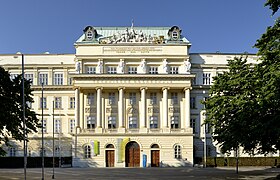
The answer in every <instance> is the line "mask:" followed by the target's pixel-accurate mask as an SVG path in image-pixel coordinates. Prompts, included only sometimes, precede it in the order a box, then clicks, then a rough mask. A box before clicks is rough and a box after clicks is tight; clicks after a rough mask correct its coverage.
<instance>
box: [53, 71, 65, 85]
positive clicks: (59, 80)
mask: <svg viewBox="0 0 280 180" xmlns="http://www.w3.org/2000/svg"><path fill="white" fill-rule="evenodd" d="M53 85H63V74H62V73H54V80H53Z"/></svg>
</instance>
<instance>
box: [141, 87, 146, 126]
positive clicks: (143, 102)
mask: <svg viewBox="0 0 280 180" xmlns="http://www.w3.org/2000/svg"><path fill="white" fill-rule="evenodd" d="M146 89H147V88H146V87H141V88H140V91H141V112H140V128H146V127H147V126H146V116H147V112H146V109H147V107H146Z"/></svg>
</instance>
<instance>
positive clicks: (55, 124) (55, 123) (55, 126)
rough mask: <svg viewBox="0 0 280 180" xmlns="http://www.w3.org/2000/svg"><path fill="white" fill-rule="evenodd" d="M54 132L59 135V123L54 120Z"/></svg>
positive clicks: (57, 120)
mask: <svg viewBox="0 0 280 180" xmlns="http://www.w3.org/2000/svg"><path fill="white" fill-rule="evenodd" d="M54 132H55V133H61V121H60V119H56V120H55V121H54Z"/></svg>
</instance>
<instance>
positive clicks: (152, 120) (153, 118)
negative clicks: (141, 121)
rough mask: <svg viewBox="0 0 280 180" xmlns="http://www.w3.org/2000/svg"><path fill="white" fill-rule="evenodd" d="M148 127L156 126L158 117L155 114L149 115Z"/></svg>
mask: <svg viewBox="0 0 280 180" xmlns="http://www.w3.org/2000/svg"><path fill="white" fill-rule="evenodd" d="M150 128H151V129H154V128H158V117H157V116H150Z"/></svg>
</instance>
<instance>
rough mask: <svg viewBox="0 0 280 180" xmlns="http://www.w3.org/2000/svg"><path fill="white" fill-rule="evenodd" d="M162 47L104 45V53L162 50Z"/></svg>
mask: <svg viewBox="0 0 280 180" xmlns="http://www.w3.org/2000/svg"><path fill="white" fill-rule="evenodd" d="M161 51H162V47H133V46H131V47H103V53H120V54H124V53H150V52H161Z"/></svg>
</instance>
